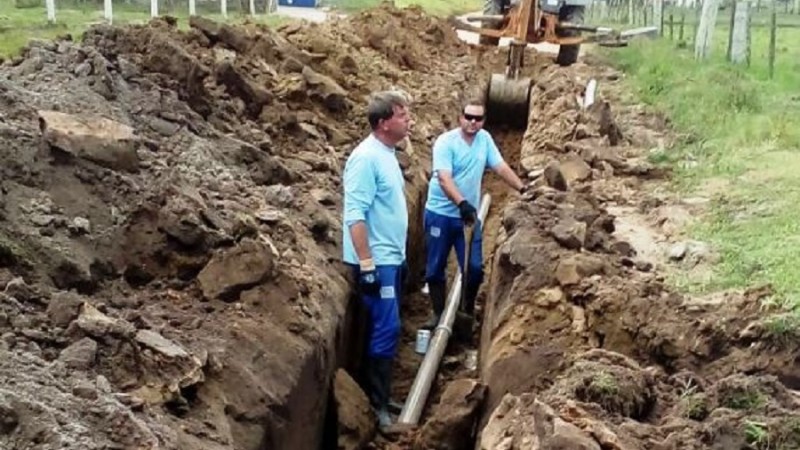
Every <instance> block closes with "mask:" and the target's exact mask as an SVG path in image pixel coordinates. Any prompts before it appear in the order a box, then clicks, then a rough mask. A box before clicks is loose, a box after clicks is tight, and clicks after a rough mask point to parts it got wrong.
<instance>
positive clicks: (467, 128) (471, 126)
mask: <svg viewBox="0 0 800 450" xmlns="http://www.w3.org/2000/svg"><path fill="white" fill-rule="evenodd" d="M485 113H486V111H485V110H484V109H483V106H480V105H467V107H466V108H464V111H463V112H462V113H461V117H460V118H459V122H460V123H461V130H462V131H463V132H464V133H466V134H467V135H470V136H472V135H474V134H475V133H477V132H478V131H479V130H480V129H481V128H483V121H484V114H485Z"/></svg>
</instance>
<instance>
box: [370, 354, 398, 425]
mask: <svg viewBox="0 0 800 450" xmlns="http://www.w3.org/2000/svg"><path fill="white" fill-rule="evenodd" d="M392 363H393V361H392V360H391V359H387V358H367V383H368V384H369V393H368V395H369V402H370V404H371V405H372V407H373V408H374V409H375V414H376V415H377V416H378V426H379V427H380V428H386V427H389V426H391V425H392V416H391V415H390V414H389V396H390V394H391V392H392Z"/></svg>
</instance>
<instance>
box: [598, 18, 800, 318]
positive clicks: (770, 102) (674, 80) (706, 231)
mask: <svg viewBox="0 0 800 450" xmlns="http://www.w3.org/2000/svg"><path fill="white" fill-rule="evenodd" d="M780 21H798V22H800V17H798V16H793V17H784V18H781V19H780ZM778 31H779V34H778V39H777V49H778V52H777V62H776V68H775V77H774V79H770V78H769V76H768V70H767V49H768V30H767V29H765V28H756V29H754V34H753V38H752V43H753V45H752V65H751V67H749V68H747V67H734V66H732V65H730V64H728V63H726V62H725V61H724V57H725V52H726V48H727V29H726V28H725V27H718V28H717V29H716V30H715V34H714V36H715V50H714V54H713V56H712V58H711V59H710V60H709V61H707V62H705V63H698V62H695V61H694V60H693V57H692V51H691V49H677V48H676V43H675V42H673V41H669V40H667V39H662V40H656V41H649V42H640V43H637V44H635V45H632V46H630V47H628V48H625V49H617V50H614V51H613V52H607V55H608V57H609V58H610V59H611V60H612V61H613V62H614V63H615V64H617V65H618V66H620V67H621V68H623V69H625V71H627V72H628V73H629V74H630V76H629V79H628V82H629V84H630V86H631V88H632V89H633V90H634V92H635V93H636V96H637V97H638V98H639V99H640V100H641V101H643V102H645V103H648V104H650V105H653V106H655V107H656V108H658V109H660V110H662V111H664V112H665V113H667V115H668V116H669V117H670V118H671V119H672V121H673V123H674V125H675V127H676V128H677V129H678V130H679V131H681V132H683V133H685V134H686V139H683V140H682V141H681V142H680V144H678V145H677V146H675V147H674V148H670V149H667V150H666V151H663V152H660V153H654V154H653V155H652V160H653V161H654V162H658V163H661V164H668V165H670V166H671V167H672V168H673V169H674V170H675V174H676V176H675V179H674V187H675V189H676V190H677V191H679V192H681V193H683V194H685V195H691V196H703V197H707V198H709V199H711V200H712V203H711V204H712V205H713V206H712V208H711V210H710V212H709V213H708V214H707V215H706V216H705V217H703V218H701V220H699V221H698V223H697V224H696V225H694V226H692V227H691V228H690V229H688V230H686V231H687V233H688V234H689V235H690V236H693V237H694V238H697V239H700V240H705V241H707V242H710V243H711V244H713V246H714V247H715V248H716V249H717V250H718V251H719V252H720V256H721V259H720V261H719V262H718V263H717V265H716V267H715V276H714V277H713V278H712V279H711V280H710V281H709V280H705V281H702V282H700V281H698V280H697V279H694V278H692V276H691V274H687V276H686V277H685V278H682V279H681V280H676V281H679V282H680V284H682V285H683V287H684V288H686V289H688V290H691V291H698V292H708V291H714V290H718V289H724V288H732V287H745V286H752V285H753V284H757V283H771V284H772V285H773V286H774V287H775V289H776V290H777V293H778V295H777V300H778V301H780V302H781V303H783V304H785V305H786V306H787V307H790V308H792V309H797V310H800V276H798V267H800V217H798V213H797V211H798V210H800V209H798V206H797V205H800V176H798V175H797V174H798V173H800V90H798V86H800V45H798V44H800V29H796V28H795V29H780V30H778Z"/></svg>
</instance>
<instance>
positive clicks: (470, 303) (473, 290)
mask: <svg viewBox="0 0 800 450" xmlns="http://www.w3.org/2000/svg"><path fill="white" fill-rule="evenodd" d="M480 288H481V285H480V284H470V285H469V286H467V289H466V292H465V293H464V299H462V302H461V307H462V310H463V311H464V312H465V313H467V314H469V315H470V316H474V315H475V299H476V298H478V291H479V290H480Z"/></svg>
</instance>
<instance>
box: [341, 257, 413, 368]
mask: <svg viewBox="0 0 800 450" xmlns="http://www.w3.org/2000/svg"><path fill="white" fill-rule="evenodd" d="M350 267H351V269H352V271H353V274H354V275H355V279H356V280H357V279H358V275H359V272H360V270H359V267H358V266H354V265H350ZM376 272H377V275H378V280H380V283H381V291H380V294H379V295H377V296H370V295H365V294H363V293H360V297H361V301H362V303H363V304H364V307H365V308H366V310H367V313H368V314H369V327H368V329H369V331H368V333H369V336H368V338H367V342H368V343H367V356H368V357H370V358H381V359H388V358H394V356H395V354H396V352H397V342H398V340H399V338H400V306H399V304H400V299H401V298H402V288H403V276H404V273H403V272H404V266H402V265H399V266H377V268H376Z"/></svg>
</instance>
